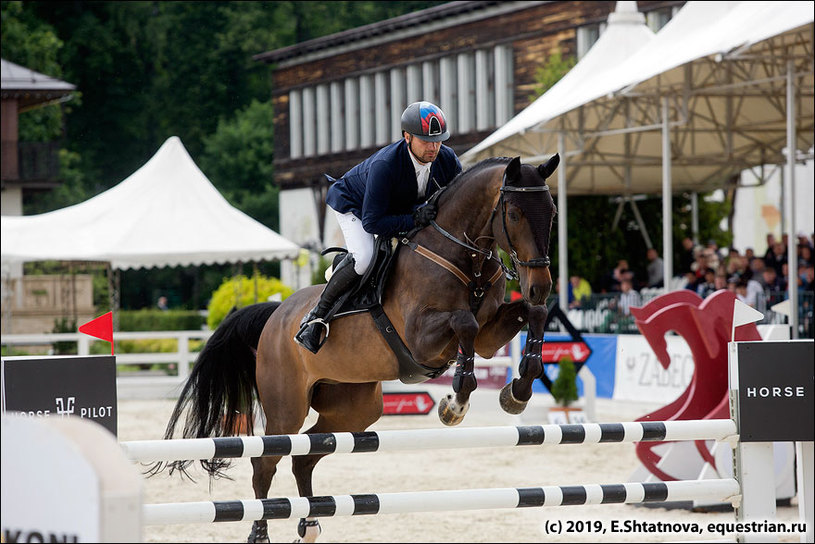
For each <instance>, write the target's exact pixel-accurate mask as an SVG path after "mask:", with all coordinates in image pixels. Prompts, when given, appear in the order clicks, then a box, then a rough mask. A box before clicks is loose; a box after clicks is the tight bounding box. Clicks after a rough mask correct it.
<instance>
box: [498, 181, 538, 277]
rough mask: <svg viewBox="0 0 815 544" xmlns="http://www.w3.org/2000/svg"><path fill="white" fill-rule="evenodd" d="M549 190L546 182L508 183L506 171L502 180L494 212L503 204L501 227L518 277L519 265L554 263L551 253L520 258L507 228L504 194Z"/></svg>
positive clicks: (536, 265) (536, 266)
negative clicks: (539, 183)
mask: <svg viewBox="0 0 815 544" xmlns="http://www.w3.org/2000/svg"><path fill="white" fill-rule="evenodd" d="M548 190H549V186H548V185H546V184H544V185H541V186H537V187H514V186H512V185H507V175H506V173H504V180H503V181H502V182H501V196H500V197H498V204H497V205H496V206H495V209H494V210H493V211H492V213H493V215H495V212H496V211H497V210H498V206H501V227H502V228H503V229H504V236H506V238H507V245H508V246H509V251H508V253H509V258H510V259H511V261H512V269H513V272H514V273H515V275H516V277H517V274H518V271H517V268H516V267H517V266H526V267H529V268H544V267H547V266H549V265H550V264H552V262H551V260H550V259H549V255H544V256H543V257H539V258H537V259H530V260H528V261H522V260H520V259H519V258H518V252H517V251H516V250H515V246H514V245H513V244H512V239H511V238H510V237H509V230H507V203H506V200H504V196H505V195H506V193H533V192H534V193H538V192H541V191H548Z"/></svg>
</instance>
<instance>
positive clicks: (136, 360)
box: [0, 331, 213, 398]
mask: <svg viewBox="0 0 815 544" xmlns="http://www.w3.org/2000/svg"><path fill="white" fill-rule="evenodd" d="M212 332H213V331H140V332H117V333H115V337H114V338H115V340H116V341H117V342H118V341H120V340H161V339H173V340H176V341H177V345H178V347H177V348H176V351H170V352H152V353H149V352H148V353H116V365H117V366H121V365H153V364H175V365H176V368H177V369H178V374H177V375H174V376H173V375H167V376H155V375H151V373H148V372H145V371H133V372H117V373H116V374H117V378H116V383H117V389H118V393H119V398H165V397H167V398H175V397H177V396H178V392H179V391H180V386H182V385H183V384H184V383H185V382H186V381H187V377H188V376H189V375H190V369H191V368H192V364H193V363H195V358H196V357H197V356H198V353H197V352H194V351H191V350H190V340H193V339H195V340H204V341H206V340H207V339H209V337H210V336H212ZM98 341H99V340H97V339H95V338H92V337H90V336H88V335H86V334H82V333H77V332H68V333H43V334H5V335H3V336H2V338H1V339H0V344H2V345H3V346H8V347H13V346H31V347H40V348H43V347H50V346H52V345H53V344H54V343H55V342H75V343H76V347H77V355H78V356H87V355H90V346H91V342H98ZM106 344H107V343H106ZM32 351H33V350H32Z"/></svg>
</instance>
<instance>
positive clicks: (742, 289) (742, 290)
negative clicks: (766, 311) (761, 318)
mask: <svg viewBox="0 0 815 544" xmlns="http://www.w3.org/2000/svg"><path fill="white" fill-rule="evenodd" d="M735 293H736V298H738V299H739V300H740V301H742V302H743V303H745V304H748V305H749V306H751V307H752V308H755V307H756V306H755V303H753V304H750V302H749V301H748V298H747V282H746V281H742V280H741V279H739V280H737V281H736V285H735Z"/></svg>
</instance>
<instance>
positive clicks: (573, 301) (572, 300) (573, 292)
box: [569, 276, 591, 308]
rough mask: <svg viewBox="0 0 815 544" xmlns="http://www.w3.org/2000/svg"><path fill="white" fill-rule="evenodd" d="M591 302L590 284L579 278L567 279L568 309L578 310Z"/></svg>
mask: <svg viewBox="0 0 815 544" xmlns="http://www.w3.org/2000/svg"><path fill="white" fill-rule="evenodd" d="M589 300H591V284H589V282H588V281H586V279H585V278H581V277H580V276H571V277H570V278H569V308H580V307H581V306H583V305H584V304H585V303H586V302H588V301H589Z"/></svg>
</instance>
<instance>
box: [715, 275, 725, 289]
mask: <svg viewBox="0 0 815 544" xmlns="http://www.w3.org/2000/svg"><path fill="white" fill-rule="evenodd" d="M713 286H714V287H715V288H716V290H717V291H721V290H722V289H727V276H726V275H725V274H716V276H715V277H714V278H713Z"/></svg>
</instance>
